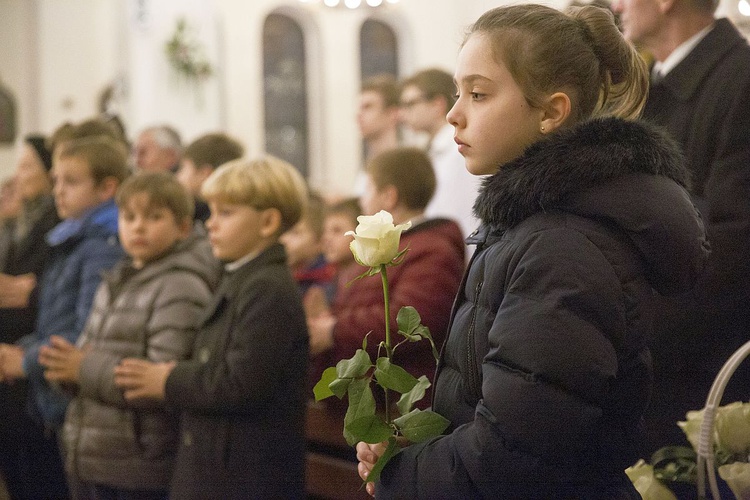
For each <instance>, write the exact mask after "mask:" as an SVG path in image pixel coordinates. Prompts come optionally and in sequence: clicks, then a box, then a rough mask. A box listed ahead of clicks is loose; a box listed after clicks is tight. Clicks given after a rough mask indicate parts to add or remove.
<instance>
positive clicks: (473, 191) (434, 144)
mask: <svg viewBox="0 0 750 500" xmlns="http://www.w3.org/2000/svg"><path fill="white" fill-rule="evenodd" d="M455 88H456V86H455V84H454V83H453V76H452V75H451V74H450V73H448V72H446V71H443V70H442V69H437V68H430V69H425V70H422V71H419V72H417V73H415V74H414V75H412V76H411V77H409V78H407V79H405V80H404V81H403V82H402V84H401V112H400V119H401V122H402V123H403V124H404V125H406V126H407V127H408V128H410V129H412V130H413V131H414V132H421V133H425V134H426V135H427V136H428V138H429V145H428V149H427V153H428V155H429V156H430V160H431V161H432V167H433V168H434V169H435V177H436V179H437V187H436V189H435V195H434V196H433V198H432V201H431V202H430V204H429V205H428V206H427V209H426V210H425V216H427V217H443V218H448V219H453V220H455V221H456V222H458V225H459V226H460V227H461V231H462V232H463V234H464V237H467V236H469V235H470V234H471V233H472V232H473V231H474V230H475V229H476V228H477V226H478V221H477V219H476V218H475V217H474V214H473V213H472V207H473V206H474V200H475V199H476V197H477V191H478V188H479V183H480V178H479V177H475V176H473V175H471V174H470V173H469V172H468V171H467V170H466V163H465V161H464V158H463V156H461V154H460V153H459V152H458V147H457V146H456V143H455V142H454V140H453V127H452V126H451V125H450V124H449V123H448V122H447V121H446V118H445V116H446V115H447V114H448V111H449V110H450V109H451V108H452V107H453V103H454V101H455V97H454V94H455Z"/></svg>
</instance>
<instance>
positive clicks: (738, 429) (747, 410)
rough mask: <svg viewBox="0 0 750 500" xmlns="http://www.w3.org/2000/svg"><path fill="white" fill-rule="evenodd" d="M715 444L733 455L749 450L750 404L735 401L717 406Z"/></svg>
mask: <svg viewBox="0 0 750 500" xmlns="http://www.w3.org/2000/svg"><path fill="white" fill-rule="evenodd" d="M716 435H717V443H716V444H717V445H718V446H719V448H720V449H723V450H726V451H728V452H729V453H732V454H734V455H747V453H748V450H750V405H748V404H746V403H741V402H739V401H738V402H736V403H731V404H728V405H726V406H722V407H720V408H719V414H718V417H717V419H716Z"/></svg>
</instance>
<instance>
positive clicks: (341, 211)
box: [325, 197, 362, 227]
mask: <svg viewBox="0 0 750 500" xmlns="http://www.w3.org/2000/svg"><path fill="white" fill-rule="evenodd" d="M325 215H326V217H327V216H329V215H344V216H347V217H349V220H351V221H352V225H353V226H355V227H356V225H357V217H359V216H360V215H362V207H361V206H360V204H359V198H356V197H354V198H345V199H343V200H341V201H338V202H336V203H333V204H332V205H330V206H328V208H326V211H325Z"/></svg>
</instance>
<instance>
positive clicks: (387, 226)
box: [346, 210, 411, 267]
mask: <svg viewBox="0 0 750 500" xmlns="http://www.w3.org/2000/svg"><path fill="white" fill-rule="evenodd" d="M357 222H359V224H358V225H357V229H356V230H355V231H348V232H347V233H346V235H347V236H354V240H353V241H352V242H351V243H350V245H349V248H350V249H351V251H352V253H353V254H354V258H355V259H356V260H357V262H359V263H360V264H362V265H363V266H368V267H378V266H382V265H385V264H389V263H390V262H391V261H393V259H394V258H396V256H397V255H398V253H399V252H398V245H399V241H400V239H401V232H402V231H405V230H406V229H409V228H410V227H411V222H406V223H405V224H399V225H398V226H394V225H393V216H392V215H391V214H389V213H388V212H386V211H385V210H381V211H380V212H378V213H376V214H375V215H360V216H359V217H357Z"/></svg>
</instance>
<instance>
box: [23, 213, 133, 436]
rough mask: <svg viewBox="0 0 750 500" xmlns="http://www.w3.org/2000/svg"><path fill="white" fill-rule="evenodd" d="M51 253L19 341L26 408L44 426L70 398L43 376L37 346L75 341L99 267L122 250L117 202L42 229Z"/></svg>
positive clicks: (53, 422)
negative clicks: (32, 320)
mask: <svg viewBox="0 0 750 500" xmlns="http://www.w3.org/2000/svg"><path fill="white" fill-rule="evenodd" d="M47 243H49V245H50V248H51V251H52V255H51V257H50V260H49V261H48V263H47V267H46V268H45V270H44V273H43V275H42V281H41V286H40V292H39V315H38V317H37V323H36V330H35V331H34V333H32V334H30V335H27V336H26V337H24V338H22V339H21V340H20V341H19V344H20V345H21V346H22V347H23V349H24V359H23V370H24V372H25V373H26V376H27V377H28V380H29V399H30V401H29V410H30V412H31V414H32V416H33V417H35V418H38V419H39V420H41V421H43V422H44V424H45V425H46V426H51V427H58V426H60V425H62V423H63V420H64V419H65V409H66V407H67V405H68V402H69V400H70V397H69V396H68V395H66V394H64V393H63V392H62V391H61V390H60V389H59V388H55V387H52V386H51V385H50V384H49V383H48V382H47V381H46V380H45V379H44V367H42V366H41V365H40V364H39V359H38V358H39V348H40V347H41V346H42V345H44V344H46V343H47V342H48V341H49V338H50V336H52V335H60V336H63V337H65V338H66V339H68V340H69V341H70V342H72V343H75V342H76V339H77V338H78V335H79V334H80V333H81V331H82V330H83V327H84V325H85V323H86V318H87V317H88V315H89V309H91V304H92V302H93V300H94V293H95V292H96V289H97V287H98V286H99V282H100V281H101V272H102V271H103V270H107V269H110V268H111V267H112V266H114V264H115V263H116V262H117V261H118V260H119V259H120V258H121V257H122V256H123V255H124V254H123V251H122V247H121V246H120V243H119V241H118V238H117V206H116V205H115V203H114V200H109V201H107V202H104V203H103V204H101V205H99V206H98V207H96V208H94V209H93V210H92V211H91V212H89V213H88V214H87V215H86V216H85V217H83V218H81V219H67V220H65V221H63V222H61V223H60V224H58V225H57V226H55V227H54V228H53V229H52V231H50V232H49V233H48V234H47Z"/></svg>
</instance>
